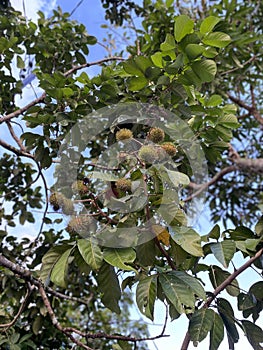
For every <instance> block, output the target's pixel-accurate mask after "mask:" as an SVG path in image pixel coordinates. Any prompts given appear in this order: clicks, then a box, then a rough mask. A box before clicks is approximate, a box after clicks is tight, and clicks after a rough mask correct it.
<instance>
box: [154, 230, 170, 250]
mask: <svg viewBox="0 0 263 350" xmlns="http://www.w3.org/2000/svg"><path fill="white" fill-rule="evenodd" d="M152 230H153V232H154V233H155V234H156V236H157V239H158V241H160V242H162V243H163V244H164V245H166V246H167V247H168V246H169V245H170V233H169V232H168V231H167V229H166V228H164V227H162V226H160V225H153V226H152Z"/></svg>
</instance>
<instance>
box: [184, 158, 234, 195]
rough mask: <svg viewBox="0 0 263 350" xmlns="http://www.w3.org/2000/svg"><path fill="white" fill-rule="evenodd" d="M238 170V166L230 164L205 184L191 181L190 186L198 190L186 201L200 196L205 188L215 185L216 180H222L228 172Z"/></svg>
mask: <svg viewBox="0 0 263 350" xmlns="http://www.w3.org/2000/svg"><path fill="white" fill-rule="evenodd" d="M235 170H237V167H236V166H235V165H230V166H228V167H226V168H224V169H222V170H220V171H219V172H218V173H217V174H216V175H215V176H214V177H212V179H211V180H209V181H208V182H206V183H204V184H196V183H194V182H190V184H189V185H188V187H189V188H192V189H194V190H197V191H196V192H194V193H192V194H191V195H190V196H188V197H187V198H186V199H185V200H184V202H188V201H190V200H192V199H193V198H194V197H196V196H198V195H199V194H200V193H202V192H203V191H204V190H206V189H207V188H208V187H209V186H211V185H213V184H214V183H215V182H217V181H218V180H220V179H221V178H222V177H224V176H225V175H226V174H229V173H231V172H233V171H235Z"/></svg>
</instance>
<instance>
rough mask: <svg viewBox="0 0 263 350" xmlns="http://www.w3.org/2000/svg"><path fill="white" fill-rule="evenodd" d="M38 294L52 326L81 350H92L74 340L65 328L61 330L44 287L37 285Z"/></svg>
mask: <svg viewBox="0 0 263 350" xmlns="http://www.w3.org/2000/svg"><path fill="white" fill-rule="evenodd" d="M38 289H39V293H40V295H41V297H42V300H43V302H44V305H45V307H46V309H47V312H48V314H49V316H50V318H51V321H52V324H53V325H54V326H55V327H56V328H57V329H58V330H59V331H60V332H62V333H64V334H65V335H66V337H68V338H69V339H70V340H71V341H72V342H73V343H74V344H76V345H78V346H79V347H81V348H83V349H86V350H93V349H92V348H90V347H89V346H87V345H85V344H83V343H82V342H81V341H79V340H78V339H76V338H75V337H74V336H73V335H72V334H71V333H69V332H70V331H69V330H68V331H67V330H66V329H65V328H63V327H62V326H61V324H60V323H59V321H58V319H57V317H56V315H55V313H54V311H53V309H52V307H51V304H50V302H49V300H48V297H47V294H46V292H45V290H44V287H43V286H42V285H41V284H40V285H39V288H38Z"/></svg>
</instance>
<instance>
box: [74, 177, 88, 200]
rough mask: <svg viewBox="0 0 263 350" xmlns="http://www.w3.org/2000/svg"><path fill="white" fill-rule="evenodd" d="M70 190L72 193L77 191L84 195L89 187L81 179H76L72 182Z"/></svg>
mask: <svg viewBox="0 0 263 350" xmlns="http://www.w3.org/2000/svg"><path fill="white" fill-rule="evenodd" d="M72 191H73V192H74V193H79V195H80V196H84V195H85V194H87V193H88V192H89V188H88V186H87V185H85V184H84V182H83V181H82V180H77V181H75V182H73V184H72Z"/></svg>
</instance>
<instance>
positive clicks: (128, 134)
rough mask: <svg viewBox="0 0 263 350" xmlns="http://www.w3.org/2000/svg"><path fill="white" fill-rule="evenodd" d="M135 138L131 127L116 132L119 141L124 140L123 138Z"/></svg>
mask: <svg viewBox="0 0 263 350" xmlns="http://www.w3.org/2000/svg"><path fill="white" fill-rule="evenodd" d="M131 138H133V133H132V131H131V130H130V129H125V128H123V129H121V130H119V131H117V132H116V140H117V141H122V140H129V139H131Z"/></svg>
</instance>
